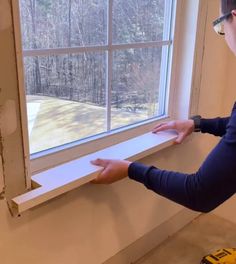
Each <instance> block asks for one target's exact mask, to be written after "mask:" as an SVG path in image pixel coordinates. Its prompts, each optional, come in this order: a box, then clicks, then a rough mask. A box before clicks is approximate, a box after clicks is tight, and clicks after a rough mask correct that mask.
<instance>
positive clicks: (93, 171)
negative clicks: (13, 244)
mask: <svg viewBox="0 0 236 264" xmlns="http://www.w3.org/2000/svg"><path fill="white" fill-rule="evenodd" d="M176 137H177V135H176V133H175V132H173V131H168V132H160V133H158V134H157V135H156V134H152V133H146V134H144V135H142V136H138V137H135V138H133V139H130V140H128V141H125V142H122V143H119V144H116V145H113V146H111V147H108V148H106V149H103V150H100V151H98V152H95V153H92V154H89V155H87V156H84V157H82V158H79V159H77V160H74V161H70V162H68V163H65V164H62V165H60V166H57V167H55V168H52V169H49V170H47V171H44V172H41V173H38V174H36V175H34V176H32V186H36V187H37V186H39V187H38V188H36V189H33V190H31V191H29V192H27V193H25V194H22V195H20V196H17V197H15V198H14V199H12V203H13V206H14V207H15V209H16V210H17V212H18V213H22V212H23V211H26V210H27V209H30V208H32V207H34V206H36V205H39V204H41V203H43V202H45V201H48V200H50V199H52V198H54V197H56V196H59V195H61V194H63V193H65V192H68V191H70V190H73V189H75V188H77V187H79V186H81V185H83V184H85V183H88V182H90V181H91V180H92V179H94V178H96V176H97V175H98V173H99V172H100V171H101V168H100V167H97V166H94V165H92V164H91V163H90V161H91V160H94V159H96V158H105V159H111V158H112V159H128V160H131V161H136V160H139V159H141V158H144V157H146V156H148V155H151V154H153V153H155V152H157V151H160V150H162V149H164V148H166V147H168V146H171V145H173V142H174V140H175V139H176Z"/></svg>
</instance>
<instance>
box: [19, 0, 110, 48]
mask: <svg viewBox="0 0 236 264" xmlns="http://www.w3.org/2000/svg"><path fill="white" fill-rule="evenodd" d="M20 7H21V24H22V34H23V48H24V49H39V48H57V47H73V46H86V45H103V44H106V41H107V0H60V1H55V0H20Z"/></svg>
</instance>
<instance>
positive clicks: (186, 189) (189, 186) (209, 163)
mask: <svg viewBox="0 0 236 264" xmlns="http://www.w3.org/2000/svg"><path fill="white" fill-rule="evenodd" d="M200 130H201V132H202V133H210V134H213V135H215V136H220V137H222V138H221V140H220V142H219V143H218V144H217V145H216V147H215V148H214V149H213V150H212V151H211V153H210V154H209V155H208V157H207V158H206V160H205V161H204V162H203V164H202V165H201V167H200V168H199V170H198V171H197V172H196V173H193V174H185V173H180V172H174V171H167V170H161V169H159V168H156V167H153V166H145V165H143V164H141V163H138V162H133V163H131V165H130V166H129V177H130V178H131V179H133V180H136V181H138V182H141V183H143V184H144V185H145V186H146V187H147V188H148V189H151V190H153V191H154V192H156V193H158V194H160V195H162V196H164V197H166V198H168V199H170V200H172V201H174V202H176V203H179V204H181V205H183V206H185V207H188V208H190V209H192V210H195V211H200V212H209V211H211V210H213V209H214V208H216V207H217V206H218V205H220V204H221V203H223V202H224V201H225V200H227V199H228V198H230V197H231V196H232V195H233V194H234V193H235V191H236V103H235V104H234V107H233V110H232V113H231V116H230V117H226V118H220V117H218V118H214V119H203V118H202V119H201V122H200Z"/></svg>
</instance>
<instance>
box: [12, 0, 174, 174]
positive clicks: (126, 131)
mask: <svg viewBox="0 0 236 264" xmlns="http://www.w3.org/2000/svg"><path fill="white" fill-rule="evenodd" d="M165 1H170V0H165ZM171 1H172V6H173V8H172V10H174V12H173V13H175V9H176V0H171ZM112 5H113V0H109V7H108V8H109V9H108V10H109V12H108V21H112V8H111V7H112ZM14 10H15V11H14V14H15V20H16V21H17V23H15V30H16V31H17V32H21V31H20V23H19V21H20V20H19V0H18V1H14ZM172 10H170V8H166V10H165V12H166V13H165V18H169V16H170V15H171V14H170V12H172ZM168 20H169V19H168ZM174 21H175V14H174V16H173V19H172V21H171V23H164V29H163V32H164V37H163V39H168V41H153V42H143V43H130V44H119V45H115V44H112V26H111V25H110V26H109V27H108V44H107V45H104V46H86V47H70V48H55V49H40V50H25V51H22V44H21V38H19V36H18V37H17V39H16V44H17V47H18V52H17V54H18V58H17V60H18V62H19V64H20V65H21V67H20V69H23V67H22V65H23V62H22V61H23V57H27V56H30V57H32V56H48V55H59V54H69V53H71V54H79V53H82V52H85V51H86V52H99V51H108V59H107V65H108V66H107V69H108V84H107V87H108V88H107V90H108V92H107V109H108V111H107V120H108V122H107V123H108V127H107V130H108V131H110V127H109V124H110V109H111V107H110V105H111V100H110V98H111V96H110V92H111V81H112V76H111V74H112V73H111V72H112V57H113V56H112V54H113V52H114V51H116V50H124V49H129V48H146V47H149V48H151V47H163V46H165V47H167V46H168V47H169V49H168V51H167V49H166V48H163V51H162V55H163V56H162V58H167V57H168V62H167V61H162V63H161V65H162V66H161V73H162V74H161V76H160V86H159V87H162V88H163V89H160V98H162V99H161V100H160V102H161V103H162V104H161V105H160V109H161V111H162V112H165V113H168V115H163V116H161V117H156V118H151V119H149V120H145V121H143V122H140V123H137V124H134V125H129V126H127V127H128V128H126V127H125V128H120V129H116V130H112V131H110V132H105V133H103V134H101V135H95V136H92V137H89V138H88V139H82V140H79V141H76V142H72V143H68V144H65V145H62V146H58V147H55V148H53V149H49V150H44V151H42V152H39V153H35V154H32V155H31V173H32V174H35V173H38V172H40V171H43V170H46V169H49V168H52V167H54V166H57V165H59V164H62V163H65V162H68V161H70V160H72V159H76V158H78V157H82V156H84V155H86V154H88V153H91V152H94V151H97V150H100V149H102V148H105V147H109V146H111V145H112V144H116V143H120V142H122V141H124V140H127V139H130V138H132V137H135V136H138V135H141V134H143V133H145V132H147V131H150V129H151V128H152V127H153V126H154V124H156V122H157V121H159V120H165V119H168V118H169V116H170V115H171V114H169V113H170V112H171V110H170V106H169V104H168V103H166V102H168V101H169V96H170V94H167V92H169V80H170V72H171V67H170V61H171V60H172V52H173V48H172V47H173V45H172V39H173V36H174ZM170 29H172V30H170ZM167 52H169V54H167ZM168 55H169V56H168ZM162 60H163V59H162ZM168 66H169V69H168V68H167V67H168ZM164 72H165V74H164ZM166 73H167V75H166ZM19 75H20V76H22V75H23V72H22V70H20V72H19ZM22 78H24V77H22ZM164 88H165V91H163V90H164ZM20 89H21V90H22V91H21V93H25V90H24V83H23V82H21V85H20ZM166 90H167V91H166ZM173 92H174V91H173ZM165 96H166V100H165V99H164V97H165ZM22 108H24V111H26V106H23V105H22Z"/></svg>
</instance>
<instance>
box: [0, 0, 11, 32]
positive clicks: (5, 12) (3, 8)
mask: <svg viewBox="0 0 236 264" xmlns="http://www.w3.org/2000/svg"><path fill="white" fill-rule="evenodd" d="M11 25H12V21H11V8H10V3H9V1H8V0H1V1H0V31H2V30H6V29H8V28H10V27H11Z"/></svg>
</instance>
